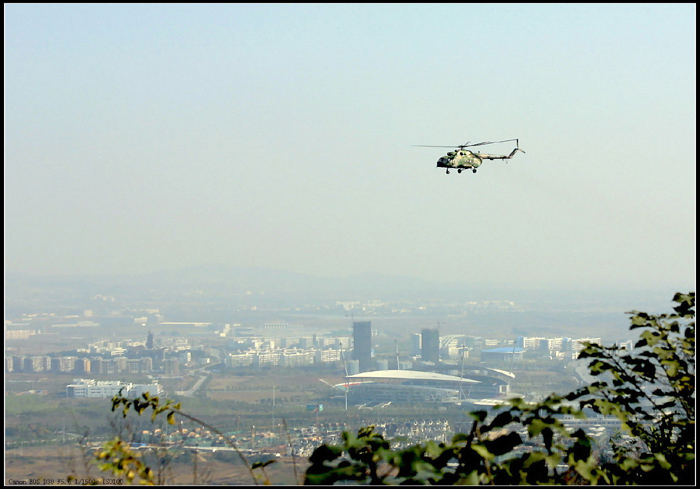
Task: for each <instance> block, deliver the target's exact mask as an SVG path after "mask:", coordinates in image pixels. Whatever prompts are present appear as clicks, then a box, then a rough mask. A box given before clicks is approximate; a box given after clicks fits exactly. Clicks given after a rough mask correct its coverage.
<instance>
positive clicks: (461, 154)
mask: <svg viewBox="0 0 700 489" xmlns="http://www.w3.org/2000/svg"><path fill="white" fill-rule="evenodd" d="M509 141H515V149H514V150H513V151H512V152H511V153H510V154H509V155H492V154H488V153H479V152H474V151H471V150H469V149H466V148H471V147H474V146H483V145H485V144H496V143H507V142H509ZM469 143H470V141H467V142H466V143H464V144H460V145H459V146H456V147H455V146H426V145H422V144H416V145H414V146H420V147H422V148H456V149H455V150H454V151H450V152H448V153H447V155H445V156H443V157H442V158H440V159H439V160H438V161H437V167H438V168H446V169H447V170H446V171H445V173H450V168H456V169H457V173H462V170H471V171H472V172H474V173H476V169H477V168H479V167H480V166H481V164H482V163H483V162H484V160H509V159H511V158H512V157H513V156H514V155H515V153H517V152H518V151H520V152H522V153H524V152H525V151H523V150H522V149H520V147H519V144H518V140H517V139H505V140H503V141H483V142H481V143H474V144H469Z"/></svg>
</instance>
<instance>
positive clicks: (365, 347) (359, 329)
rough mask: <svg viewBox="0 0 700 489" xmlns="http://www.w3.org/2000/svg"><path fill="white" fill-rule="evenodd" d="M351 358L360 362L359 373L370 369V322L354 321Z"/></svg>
mask: <svg viewBox="0 0 700 489" xmlns="http://www.w3.org/2000/svg"><path fill="white" fill-rule="evenodd" d="M352 358H353V359H354V360H357V361H358V362H360V372H368V371H369V370H370V369H371V368H372V365H371V363H372V322H371V321H356V322H354V323H353V352H352Z"/></svg>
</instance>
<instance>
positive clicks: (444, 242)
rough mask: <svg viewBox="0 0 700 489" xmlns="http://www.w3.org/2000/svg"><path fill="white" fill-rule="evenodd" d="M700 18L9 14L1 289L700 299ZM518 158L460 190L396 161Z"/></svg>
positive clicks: (691, 13)
mask: <svg viewBox="0 0 700 489" xmlns="http://www.w3.org/2000/svg"><path fill="white" fill-rule="evenodd" d="M695 18H696V6H695V5H694V4H639V5H634V4H619V5H607V4H601V5H591V4H581V5H576V4H561V5H557V4H533V5H528V4H524V5H523V4H514V5H509V4H486V5H468V4H438V5H422V4H405V5H401V4H387V5H373V4H337V5H334V4H328V5H317V4H301V5H291V4H279V5H274V4H262V5H241V4H233V5H219V4H216V5H181V4H173V5H160V4H158V5H136V4H123V5H106V6H105V5H76V4H73V5H47V4H44V5H32V4H21V5H20V4H16V5H13V4H10V5H6V6H5V265H6V270H7V271H24V272H32V273H52V274H54V273H70V274H82V273H133V272H140V271H144V272H148V271H156V270H163V269H174V268H178V267H181V266H182V267H184V266H191V265H197V264H203V263H221V264H226V265H240V266H261V267H270V268H279V269H283V270H291V271H298V272H305V273H309V274H312V275H318V276H344V275H349V274H355V273H363V272H377V273H386V274H395V275H405V276H409V277H419V278H426V279H431V280H439V281H443V280H444V281H452V280H460V281H466V282H476V283H484V282H489V283H496V284H517V285H521V286H529V285H531V286H533V287H540V286H572V285H576V286H581V285H582V286H591V287H592V286H602V287H627V286H640V287H653V286H655V285H656V284H661V285H663V286H664V287H666V286H670V287H673V288H675V289H678V290H684V289H688V288H690V287H694V284H695V265H696V261H695V253H696V250H695V235H696V227H695V221H696V205H695V199H696V183H695V180H696V161H695V159H696V156H695V150H696V138H695V133H696V96H695V94H696V48H695V46H696V35H695V32H696V25H695ZM510 138H519V139H520V146H521V147H522V148H523V149H524V150H525V151H526V152H527V153H526V154H518V155H517V156H516V157H515V158H514V159H513V160H511V161H510V163H508V164H506V163H505V162H503V161H494V162H487V163H485V164H484V166H482V168H481V169H480V170H479V171H478V173H477V174H471V173H469V174H464V173H463V174H461V175H458V174H457V173H456V172H452V173H451V174H450V175H446V174H445V172H444V170H441V169H440V170H439V169H436V168H435V163H436V161H437V159H438V158H439V157H440V156H442V155H443V154H444V153H445V152H446V151H448V149H444V150H443V149H440V148H418V147H413V146H411V145H419V144H424V145H458V144H460V143H464V142H466V141H468V140H470V141H484V140H502V139H510ZM512 148H513V146H512V145H511V144H510V143H506V144H500V145H495V146H488V147H486V148H484V149H487V150H488V151H489V152H495V153H504V154H507V153H509V152H510V151H511V150H512Z"/></svg>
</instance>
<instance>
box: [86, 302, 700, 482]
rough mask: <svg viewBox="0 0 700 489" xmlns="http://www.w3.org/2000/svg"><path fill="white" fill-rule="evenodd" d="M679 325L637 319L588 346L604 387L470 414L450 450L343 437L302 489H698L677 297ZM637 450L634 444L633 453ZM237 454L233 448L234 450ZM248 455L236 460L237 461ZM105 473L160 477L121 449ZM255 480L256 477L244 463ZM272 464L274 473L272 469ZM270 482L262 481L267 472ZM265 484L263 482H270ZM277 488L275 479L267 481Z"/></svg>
mask: <svg viewBox="0 0 700 489" xmlns="http://www.w3.org/2000/svg"><path fill="white" fill-rule="evenodd" d="M673 301H674V302H675V303H676V304H677V305H676V306H675V307H674V308H673V309H674V313H672V314H660V315H649V314H647V313H644V312H638V311H631V312H629V313H628V314H631V317H630V320H631V326H630V329H640V328H641V329H642V332H641V334H640V336H639V340H638V341H637V342H636V344H635V346H634V349H633V350H631V351H627V350H624V349H621V348H620V347H618V346H612V347H603V346H601V345H597V344H590V343H588V344H586V346H585V348H584V349H583V350H582V351H581V352H580V354H579V358H580V359H588V360H589V365H588V367H589V370H590V372H591V374H592V375H594V376H597V377H598V378H599V379H601V380H599V381H596V382H594V383H592V384H591V385H588V386H584V387H582V388H580V389H578V390H576V391H573V392H571V393H569V394H567V395H564V396H560V395H555V394H552V395H550V396H549V397H547V398H546V399H545V400H543V401H541V402H539V403H526V402H524V401H523V400H522V399H513V400H511V401H510V402H509V404H508V405H506V406H504V407H501V408H499V409H498V410H496V411H495V412H494V413H492V414H491V415H489V413H487V412H486V411H476V412H473V413H470V415H471V416H472V418H473V419H474V421H473V423H472V428H471V430H470V431H469V433H460V434H457V435H455V436H454V437H453V439H452V440H451V442H450V443H439V444H438V443H436V442H434V441H427V442H426V443H423V444H419V445H415V446H412V447H409V448H406V449H392V448H391V441H390V440H386V439H384V437H383V436H382V435H381V434H379V433H376V432H375V431H374V427H373V426H370V427H365V428H361V429H360V430H359V431H358V433H357V435H355V434H353V433H350V432H347V431H346V432H344V433H343V443H341V444H339V445H326V444H324V445H321V446H319V447H318V448H317V449H316V450H315V451H314V452H313V454H312V455H311V457H310V458H309V462H310V463H311V465H310V466H309V468H308V469H307V470H306V473H305V479H304V482H305V484H334V483H338V482H344V481H353V482H354V483H359V484H502V485H506V484H507V485H510V484H563V485H570V484H616V485H617V484H619V485H621V484H659V485H661V484H664V485H666V484H694V482H695V310H694V307H695V292H690V293H688V294H681V293H677V294H676V295H675V296H674V298H673ZM120 406H123V414H124V416H126V414H127V412H128V411H129V409H130V408H133V409H134V410H135V411H136V412H138V413H139V414H141V413H143V412H144V411H145V410H146V409H148V408H151V409H152V411H153V412H152V419H155V417H156V416H158V415H159V414H161V413H165V414H166V416H167V419H168V422H171V423H174V418H175V415H179V416H184V417H185V418H188V419H190V420H192V421H195V422H197V423H199V424H201V425H203V426H205V427H207V428H208V429H210V430H212V431H213V432H216V433H218V431H217V430H215V429H214V428H212V427H211V426H209V425H207V424H206V423H204V422H202V421H200V420H198V419H197V418H194V417H193V416H190V415H188V414H185V413H183V412H182V411H180V405H179V404H172V401H170V400H168V401H167V402H166V403H165V404H161V403H160V401H159V399H158V398H157V397H154V398H151V397H149V396H148V395H144V397H143V400H141V399H134V400H129V399H125V398H123V397H121V396H117V397H115V398H114V399H113V400H112V410H113V411H114V410H115V409H117V408H118V407H120ZM584 410H586V411H592V412H594V413H597V414H600V415H606V416H615V417H616V418H617V419H619V420H620V423H621V427H622V430H621V433H620V435H619V436H618V437H617V439H616V440H613V454H612V456H610V457H607V458H606V457H603V456H601V452H600V450H599V449H598V447H597V446H596V443H595V441H594V440H593V439H592V438H591V437H590V436H589V435H587V434H586V433H585V432H584V431H583V430H582V429H578V430H575V431H571V430H569V429H567V428H566V427H565V425H564V423H563V422H562V421H563V417H573V418H576V419H583V418H586V414H585V413H584ZM630 441H631V443H630ZM232 446H233V448H236V447H235V446H234V445H232ZM239 455H240V452H239ZM98 458H99V459H100V463H101V468H102V470H105V471H110V472H112V473H113V474H115V475H122V476H126V478H127V479H128V480H129V482H132V481H133V480H134V479H135V478H136V477H137V476H138V477H139V479H140V480H139V482H141V483H145V484H150V483H153V476H152V471H151V470H150V468H148V467H146V466H145V465H144V464H143V463H141V462H140V460H139V459H138V457H137V456H134V454H133V453H131V452H130V451H129V450H128V447H127V446H125V445H124V444H123V443H120V441H119V440H113V441H111V442H109V443H107V444H105V445H104V446H103V450H102V451H100V452H99V453H98ZM241 458H242V459H243V461H244V462H245V464H246V466H247V467H248V469H249V471H250V473H251V476H252V477H253V481H254V482H255V483H256V484H257V483H258V480H259V476H258V475H256V473H255V472H254V469H258V468H260V469H262V470H263V471H264V464H262V465H261V464H254V465H253V466H251V465H250V464H248V462H247V461H246V460H245V458H244V457H243V456H242V455H241ZM267 463H269V462H267ZM263 474H264V472H263ZM265 479H266V478H265ZM264 482H266V483H269V480H264Z"/></svg>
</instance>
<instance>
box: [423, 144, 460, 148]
mask: <svg viewBox="0 0 700 489" xmlns="http://www.w3.org/2000/svg"><path fill="white" fill-rule="evenodd" d="M411 146H414V147H418V148H459V147H460V146H459V145H457V144H455V145H452V146H432V145H427V144H412V145H411Z"/></svg>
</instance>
